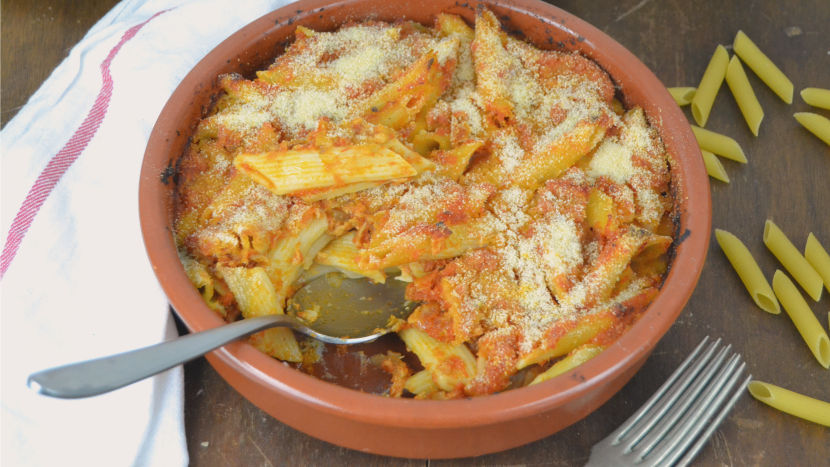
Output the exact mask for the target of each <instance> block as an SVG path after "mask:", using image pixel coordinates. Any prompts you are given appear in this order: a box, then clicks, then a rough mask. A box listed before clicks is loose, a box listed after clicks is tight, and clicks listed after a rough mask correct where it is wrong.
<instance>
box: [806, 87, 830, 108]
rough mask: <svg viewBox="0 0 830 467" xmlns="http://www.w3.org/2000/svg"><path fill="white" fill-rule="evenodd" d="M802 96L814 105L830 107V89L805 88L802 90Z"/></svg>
mask: <svg viewBox="0 0 830 467" xmlns="http://www.w3.org/2000/svg"><path fill="white" fill-rule="evenodd" d="M801 98H802V99H804V102H806V103H807V104H809V105H812V106H813V107H821V108H822V109H830V89H821V88H804V89H802V90H801Z"/></svg>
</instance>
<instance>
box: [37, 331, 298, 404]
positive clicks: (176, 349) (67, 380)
mask: <svg viewBox="0 0 830 467" xmlns="http://www.w3.org/2000/svg"><path fill="white" fill-rule="evenodd" d="M277 326H287V327H294V326H302V325H300V323H299V322H297V321H296V320H295V319H294V318H293V317H291V316H288V315H268V316H260V317H258V318H252V319H243V320H241V321H237V322H235V323H232V324H227V325H224V326H219V327H217V328H213V329H210V330H208V331H202V332H197V333H193V334H189V335H187V336H184V337H180V338H178V339H173V340H170V341H167V342H162V343H161V344H156V345H153V346H150V347H145V348H143V349H138V350H132V351H130V352H125V353H121V354H118V355H112V356H109V357H103V358H99V359H96V360H89V361H86V362H80V363H73V364H70V365H64V366H60V367H57V368H52V369H49V370H43V371H39V372H37V373H34V374H32V375H31V376H29V380H28V385H29V387H30V388H31V389H33V390H35V391H37V392H38V393H40V394H43V395H46V396H51V397H58V398H61V399H80V398H83V397H91V396H97V395H99V394H104V393H107V392H110V391H114V390H116V389H118V388H122V387H124V386H127V385H128V384H132V383H135V382H136V381H141V380H142V379H144V378H149V377H150V376H153V375H155V374H157V373H161V372H162V371H165V370H169V369H170V368H173V367H174V366H177V365H181V364H182V363H186V362H189V361H190V360H193V359H194V358H197V357H200V356H202V355H204V354H206V353H208V352H210V351H211V350H213V349H216V348H218V347H221V346H223V345H225V344H227V343H229V342H233V341H235V340H237V339H240V338H242V337H245V336H249V335H251V334H253V333H256V332H259V331H264V330H266V329H269V328H273V327H277Z"/></svg>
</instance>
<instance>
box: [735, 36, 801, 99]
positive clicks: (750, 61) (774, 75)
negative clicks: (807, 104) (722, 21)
mask: <svg viewBox="0 0 830 467" xmlns="http://www.w3.org/2000/svg"><path fill="white" fill-rule="evenodd" d="M732 50H734V51H735V54H736V55H737V56H738V57H740V58H741V60H743V62H744V63H746V64H747V66H748V67H749V68H751V69H752V71H754V72H755V74H756V75H758V77H759V78H761V81H763V82H764V83H766V85H767V86H769V88H770V89H772V91H773V92H774V93H775V94H778V97H780V98H781V100H783V101H784V102H786V103H787V104H792V103H793V83H792V81H790V80H789V78H787V77H786V76H785V75H784V73H783V72H782V71H781V70H779V69H778V67H777V66H775V64H774V63H772V60H770V59H769V58H767V56H766V55H764V53H763V52H761V49H759V48H758V46H756V45H755V43H754V42H752V41H751V40H750V39H749V37H747V35H746V34H744V32H743V31H738V35H736V36H735V42H734V43H733V44H732Z"/></svg>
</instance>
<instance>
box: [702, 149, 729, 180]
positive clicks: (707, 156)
mask: <svg viewBox="0 0 830 467" xmlns="http://www.w3.org/2000/svg"><path fill="white" fill-rule="evenodd" d="M700 153H701V154H703V164H705V165H706V173H707V174H709V176H710V177H712V178H716V179H718V180H720V181H722V182H724V183H729V175H727V174H726V170H724V168H723V164H721V162H720V159H718V156H716V155H714V154H712V153H711V152H709V151H706V150H704V149H701V150H700Z"/></svg>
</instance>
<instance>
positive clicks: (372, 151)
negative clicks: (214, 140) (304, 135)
mask: <svg viewBox="0 0 830 467" xmlns="http://www.w3.org/2000/svg"><path fill="white" fill-rule="evenodd" d="M233 163H234V166H236V168H237V170H239V171H240V172H243V173H244V174H246V175H248V176H249V177H251V178H252V179H254V181H256V182H257V183H259V184H260V185H263V186H264V187H266V188H268V189H269V190H271V192H272V193H274V194H276V195H286V194H292V193H294V192H297V191H302V190H309V189H313V188H327V187H338V186H343V185H348V184H352V183H361V182H376V181H385V180H392V179H395V178H405V177H412V176H415V175H417V174H418V172H417V171H416V170H415V169H413V168H412V166H411V165H409V163H407V162H406V161H405V160H404V159H403V158H402V157H401V156H400V155H398V154H396V153H395V152H394V151H392V150H390V149H387V148H385V147H382V146H379V145H366V146H349V147H333V148H329V149H325V150H298V151H295V150H286V151H273V152H267V153H262V154H240V155H238V156H236V159H234V162H233Z"/></svg>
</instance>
